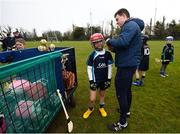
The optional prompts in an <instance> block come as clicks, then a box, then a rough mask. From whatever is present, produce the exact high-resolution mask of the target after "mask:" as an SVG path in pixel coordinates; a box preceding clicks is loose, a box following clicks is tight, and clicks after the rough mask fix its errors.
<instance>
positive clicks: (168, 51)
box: [160, 36, 174, 77]
mask: <svg viewBox="0 0 180 134" xmlns="http://www.w3.org/2000/svg"><path fill="white" fill-rule="evenodd" d="M173 40H174V38H173V37H172V36H168V37H166V45H165V46H164V47H163V50H162V54H161V62H162V65H161V69H160V76H161V77H166V76H168V75H167V74H166V68H167V65H168V64H169V62H173V59H174V46H173V44H172V43H173Z"/></svg>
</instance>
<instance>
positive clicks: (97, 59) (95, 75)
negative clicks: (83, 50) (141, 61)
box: [83, 33, 113, 119]
mask: <svg viewBox="0 0 180 134" xmlns="http://www.w3.org/2000/svg"><path fill="white" fill-rule="evenodd" d="M90 42H91V45H92V47H93V48H94V51H93V52H91V54H90V55H89V58H88V60H87V73H88V79H89V83H90V96H89V104H88V107H89V108H88V110H87V111H86V112H85V113H84V114H83V118H84V119H87V118H88V117H89V116H90V114H91V113H92V112H93V111H94V103H95V100H96V93H97V91H98V89H99V100H100V105H99V112H100V113H101V116H102V117H106V116H107V113H106V111H105V109H104V104H105V103H104V98H105V91H106V89H107V88H109V87H110V84H111V77H112V64H113V58H112V55H111V53H110V52H108V51H106V50H105V49H104V44H105V41H104V37H103V35H102V34H101V33H95V34H93V35H91V37H90Z"/></svg>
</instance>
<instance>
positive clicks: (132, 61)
mask: <svg viewBox="0 0 180 134" xmlns="http://www.w3.org/2000/svg"><path fill="white" fill-rule="evenodd" d="M114 17H115V19H116V22H117V25H118V26H120V27H121V32H120V34H119V37H118V38H117V39H107V41H106V43H107V45H108V47H109V49H110V50H111V51H112V52H114V53H115V65H116V67H117V72H116V76H115V87H116V96H117V99H118V102H119V106H120V110H121V111H120V118H119V120H118V121H117V123H113V124H111V125H108V128H109V129H110V130H113V131H119V130H121V129H122V128H125V127H127V125H128V123H127V120H126V118H127V115H130V106H131V99H132V93H131V84H132V78H133V74H134V72H135V70H136V67H137V66H138V65H139V63H140V59H141V58H140V57H141V44H142V42H141V31H142V30H143V28H144V22H143V21H142V20H140V19H137V18H136V19H135V18H130V14H129V11H128V10H127V9H125V8H122V9H119V10H118V11H117V12H116V13H115V15H114Z"/></svg>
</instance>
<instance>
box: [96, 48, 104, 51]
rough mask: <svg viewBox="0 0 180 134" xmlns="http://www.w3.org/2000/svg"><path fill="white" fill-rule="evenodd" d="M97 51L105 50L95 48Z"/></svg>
mask: <svg viewBox="0 0 180 134" xmlns="http://www.w3.org/2000/svg"><path fill="white" fill-rule="evenodd" d="M95 50H96V51H102V50H103V48H95Z"/></svg>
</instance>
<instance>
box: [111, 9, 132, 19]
mask: <svg viewBox="0 0 180 134" xmlns="http://www.w3.org/2000/svg"><path fill="white" fill-rule="evenodd" d="M123 14H125V15H126V16H127V17H128V18H130V13H129V11H128V10H127V9H125V8H121V9H119V10H118V11H117V12H116V13H115V14H114V18H115V17H116V15H120V16H121V15H123Z"/></svg>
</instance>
